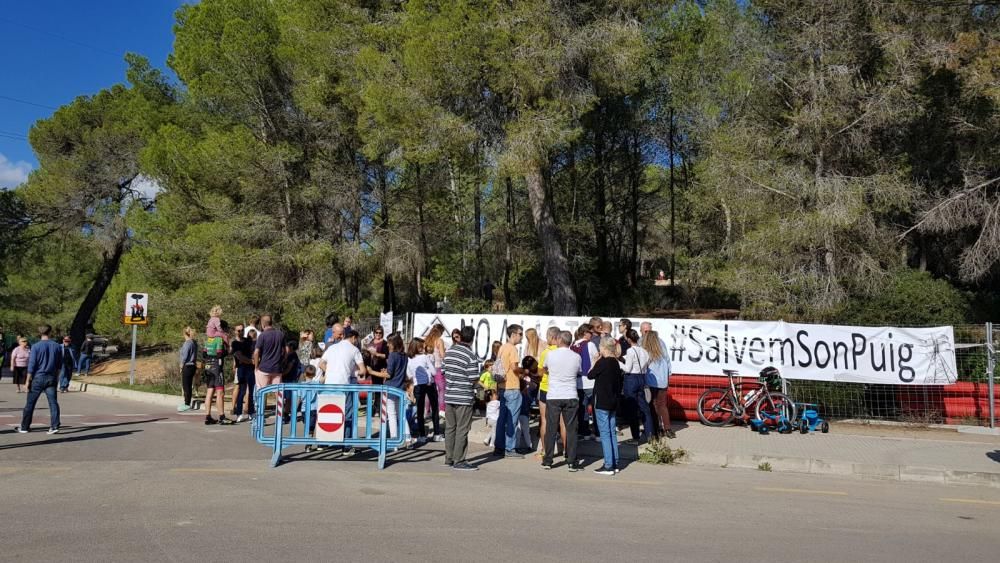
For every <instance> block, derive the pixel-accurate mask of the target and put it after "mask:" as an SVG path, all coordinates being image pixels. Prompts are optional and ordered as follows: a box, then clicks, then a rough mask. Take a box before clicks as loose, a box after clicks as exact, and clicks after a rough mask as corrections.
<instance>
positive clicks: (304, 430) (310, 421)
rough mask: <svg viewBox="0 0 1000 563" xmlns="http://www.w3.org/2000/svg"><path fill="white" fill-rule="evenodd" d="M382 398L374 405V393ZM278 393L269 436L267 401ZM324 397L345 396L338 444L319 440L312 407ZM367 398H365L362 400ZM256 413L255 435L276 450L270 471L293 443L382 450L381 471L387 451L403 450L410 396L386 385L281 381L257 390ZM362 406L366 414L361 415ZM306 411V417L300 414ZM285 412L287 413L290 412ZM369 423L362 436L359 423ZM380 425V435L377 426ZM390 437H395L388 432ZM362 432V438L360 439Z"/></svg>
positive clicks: (274, 402)
mask: <svg viewBox="0 0 1000 563" xmlns="http://www.w3.org/2000/svg"><path fill="white" fill-rule="evenodd" d="M376 394H377V395H379V396H380V397H381V404H380V405H374V404H373V403H374V395H376ZM269 395H273V399H272V403H273V404H274V405H275V410H274V424H273V425H272V426H271V427H270V428H273V432H271V433H270V434H268V433H267V429H268V428H269V427H268V425H267V424H266V417H267V412H266V410H265V406H266V403H265V402H264V401H265V399H266V398H267V397H268V396H269ZM322 395H343V396H344V404H345V409H344V410H345V412H344V423H343V424H344V438H343V439H342V440H339V441H328V440H319V439H317V437H316V432H315V430H314V427H315V425H316V420H315V418H316V417H317V414H316V413H313V411H312V405H313V404H315V402H316V399H317V398H318V397H319V396H322ZM362 395H365V397H364V399H362ZM392 400H395V401H396V403H395V411H396V413H395V414H396V420H395V424H393V425H392V427H391V428H390V422H389V409H390V404H389V402H390V401H392ZM254 401H255V403H254V404H255V405H257V413H256V414H255V415H254V418H253V424H252V425H251V430H250V431H251V433H252V434H253V436H254V438H255V439H256V440H257V442H259V443H261V444H264V445H266V446H271V447H272V448H273V450H274V453H273V455H272V456H271V467H276V466H277V465H278V464H279V463H280V462H281V452H282V450H283V449H284V448H286V447H288V446H294V445H304V446H345V447H350V448H354V447H361V448H372V449H374V450H376V451H377V452H378V468H379V469H383V468H384V467H385V456H386V453H387V452H388V450H391V449H396V448H399V447H400V446H402V445H403V443H404V441H405V437H406V408H407V399H406V393H405V392H403V391H402V390H401V389H397V388H395V387H389V386H386V385H325V384H313V383H279V384H276V385H268V386H267V387H262V388H260V389H257V390H256V391H255V392H254ZM362 404H363V405H364V406H365V408H364V416H363V417H361V416H360V415H361V414H362V409H361V406H362ZM300 407H302V408H301V410H302V414H301V417H300V416H299V412H298V411H299V410H300ZM286 409H288V410H287V411H286ZM286 412H288V414H289V415H290V416H289V421H288V422H285V421H284V420H283V419H284V416H283V415H284V414H285V413H286ZM361 421H363V422H364V429H363V432H361V428H360V424H359V422H361ZM376 422H377V423H378V432H377V434H376V432H375V424H374V423H376ZM390 433H391V435H392V436H391V437H390V436H389V434H390ZM359 434H361V435H359Z"/></svg>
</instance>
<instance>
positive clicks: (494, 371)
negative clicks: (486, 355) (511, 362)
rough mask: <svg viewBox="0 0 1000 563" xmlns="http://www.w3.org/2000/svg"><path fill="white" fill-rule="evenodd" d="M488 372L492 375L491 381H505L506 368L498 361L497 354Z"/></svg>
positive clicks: (498, 356)
mask: <svg viewBox="0 0 1000 563" xmlns="http://www.w3.org/2000/svg"><path fill="white" fill-rule="evenodd" d="M490 374H491V375H493V381H495V382H497V383H503V382H504V381H507V369H506V368H504V366H503V362H502V361H500V355H499V354H497V359H496V360H495V361H494V362H493V366H492V367H490Z"/></svg>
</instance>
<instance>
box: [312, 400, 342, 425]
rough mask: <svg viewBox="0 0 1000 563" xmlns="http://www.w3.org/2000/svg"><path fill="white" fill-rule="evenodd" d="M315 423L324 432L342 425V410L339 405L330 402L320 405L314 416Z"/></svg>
mask: <svg viewBox="0 0 1000 563" xmlns="http://www.w3.org/2000/svg"><path fill="white" fill-rule="evenodd" d="M316 424H318V425H319V427H320V429H321V430H323V431H324V432H336V431H337V430H340V429H341V428H343V426H344V411H343V409H341V408H340V406H339V405H337V404H335V403H330V404H328V405H323V406H322V407H320V409H319V412H318V413H317V416H316Z"/></svg>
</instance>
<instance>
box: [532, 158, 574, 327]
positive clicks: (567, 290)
mask: <svg viewBox="0 0 1000 563" xmlns="http://www.w3.org/2000/svg"><path fill="white" fill-rule="evenodd" d="M524 179H525V181H526V182H527V184H528V201H529V203H530V205H531V217H532V219H534V222H535V229H536V231H537V232H538V239H539V241H540V242H541V245H542V256H543V262H544V264H545V271H546V273H547V274H548V276H547V278H548V284H549V292H550V293H551V295H552V306H553V312H554V313H555V314H556V315H576V314H577V305H576V291H574V290H573V280H572V278H571V277H570V275H569V264H568V263H567V262H566V255H565V254H563V251H562V243H561V241H560V238H561V237H560V236H559V227H558V226H557V225H556V221H555V217H553V216H552V202H551V201H549V198H548V197H546V194H545V187H544V186H543V185H542V172H541V167H540V165H539V164H537V163H536V164H534V166H533V168H532V169H531V170H530V171H529V172H528V173H527V174H525V176H524Z"/></svg>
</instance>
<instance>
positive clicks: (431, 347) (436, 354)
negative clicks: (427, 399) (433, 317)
mask: <svg viewBox="0 0 1000 563" xmlns="http://www.w3.org/2000/svg"><path fill="white" fill-rule="evenodd" d="M443 336H444V325H442V324H436V325H434V327H433V328H431V332H430V334H428V335H427V341H426V342H425V343H424V346H426V348H427V353H428V354H431V357H432V359H433V360H434V385H435V386H436V387H437V390H438V402H437V404H436V405H434V416H435V417H437V416H438V413H439V412H441V411H444V372H443V371H441V367H442V363H443V362H444V353H445V351H446V350H445V346H444V339H443V338H442V337H443Z"/></svg>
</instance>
